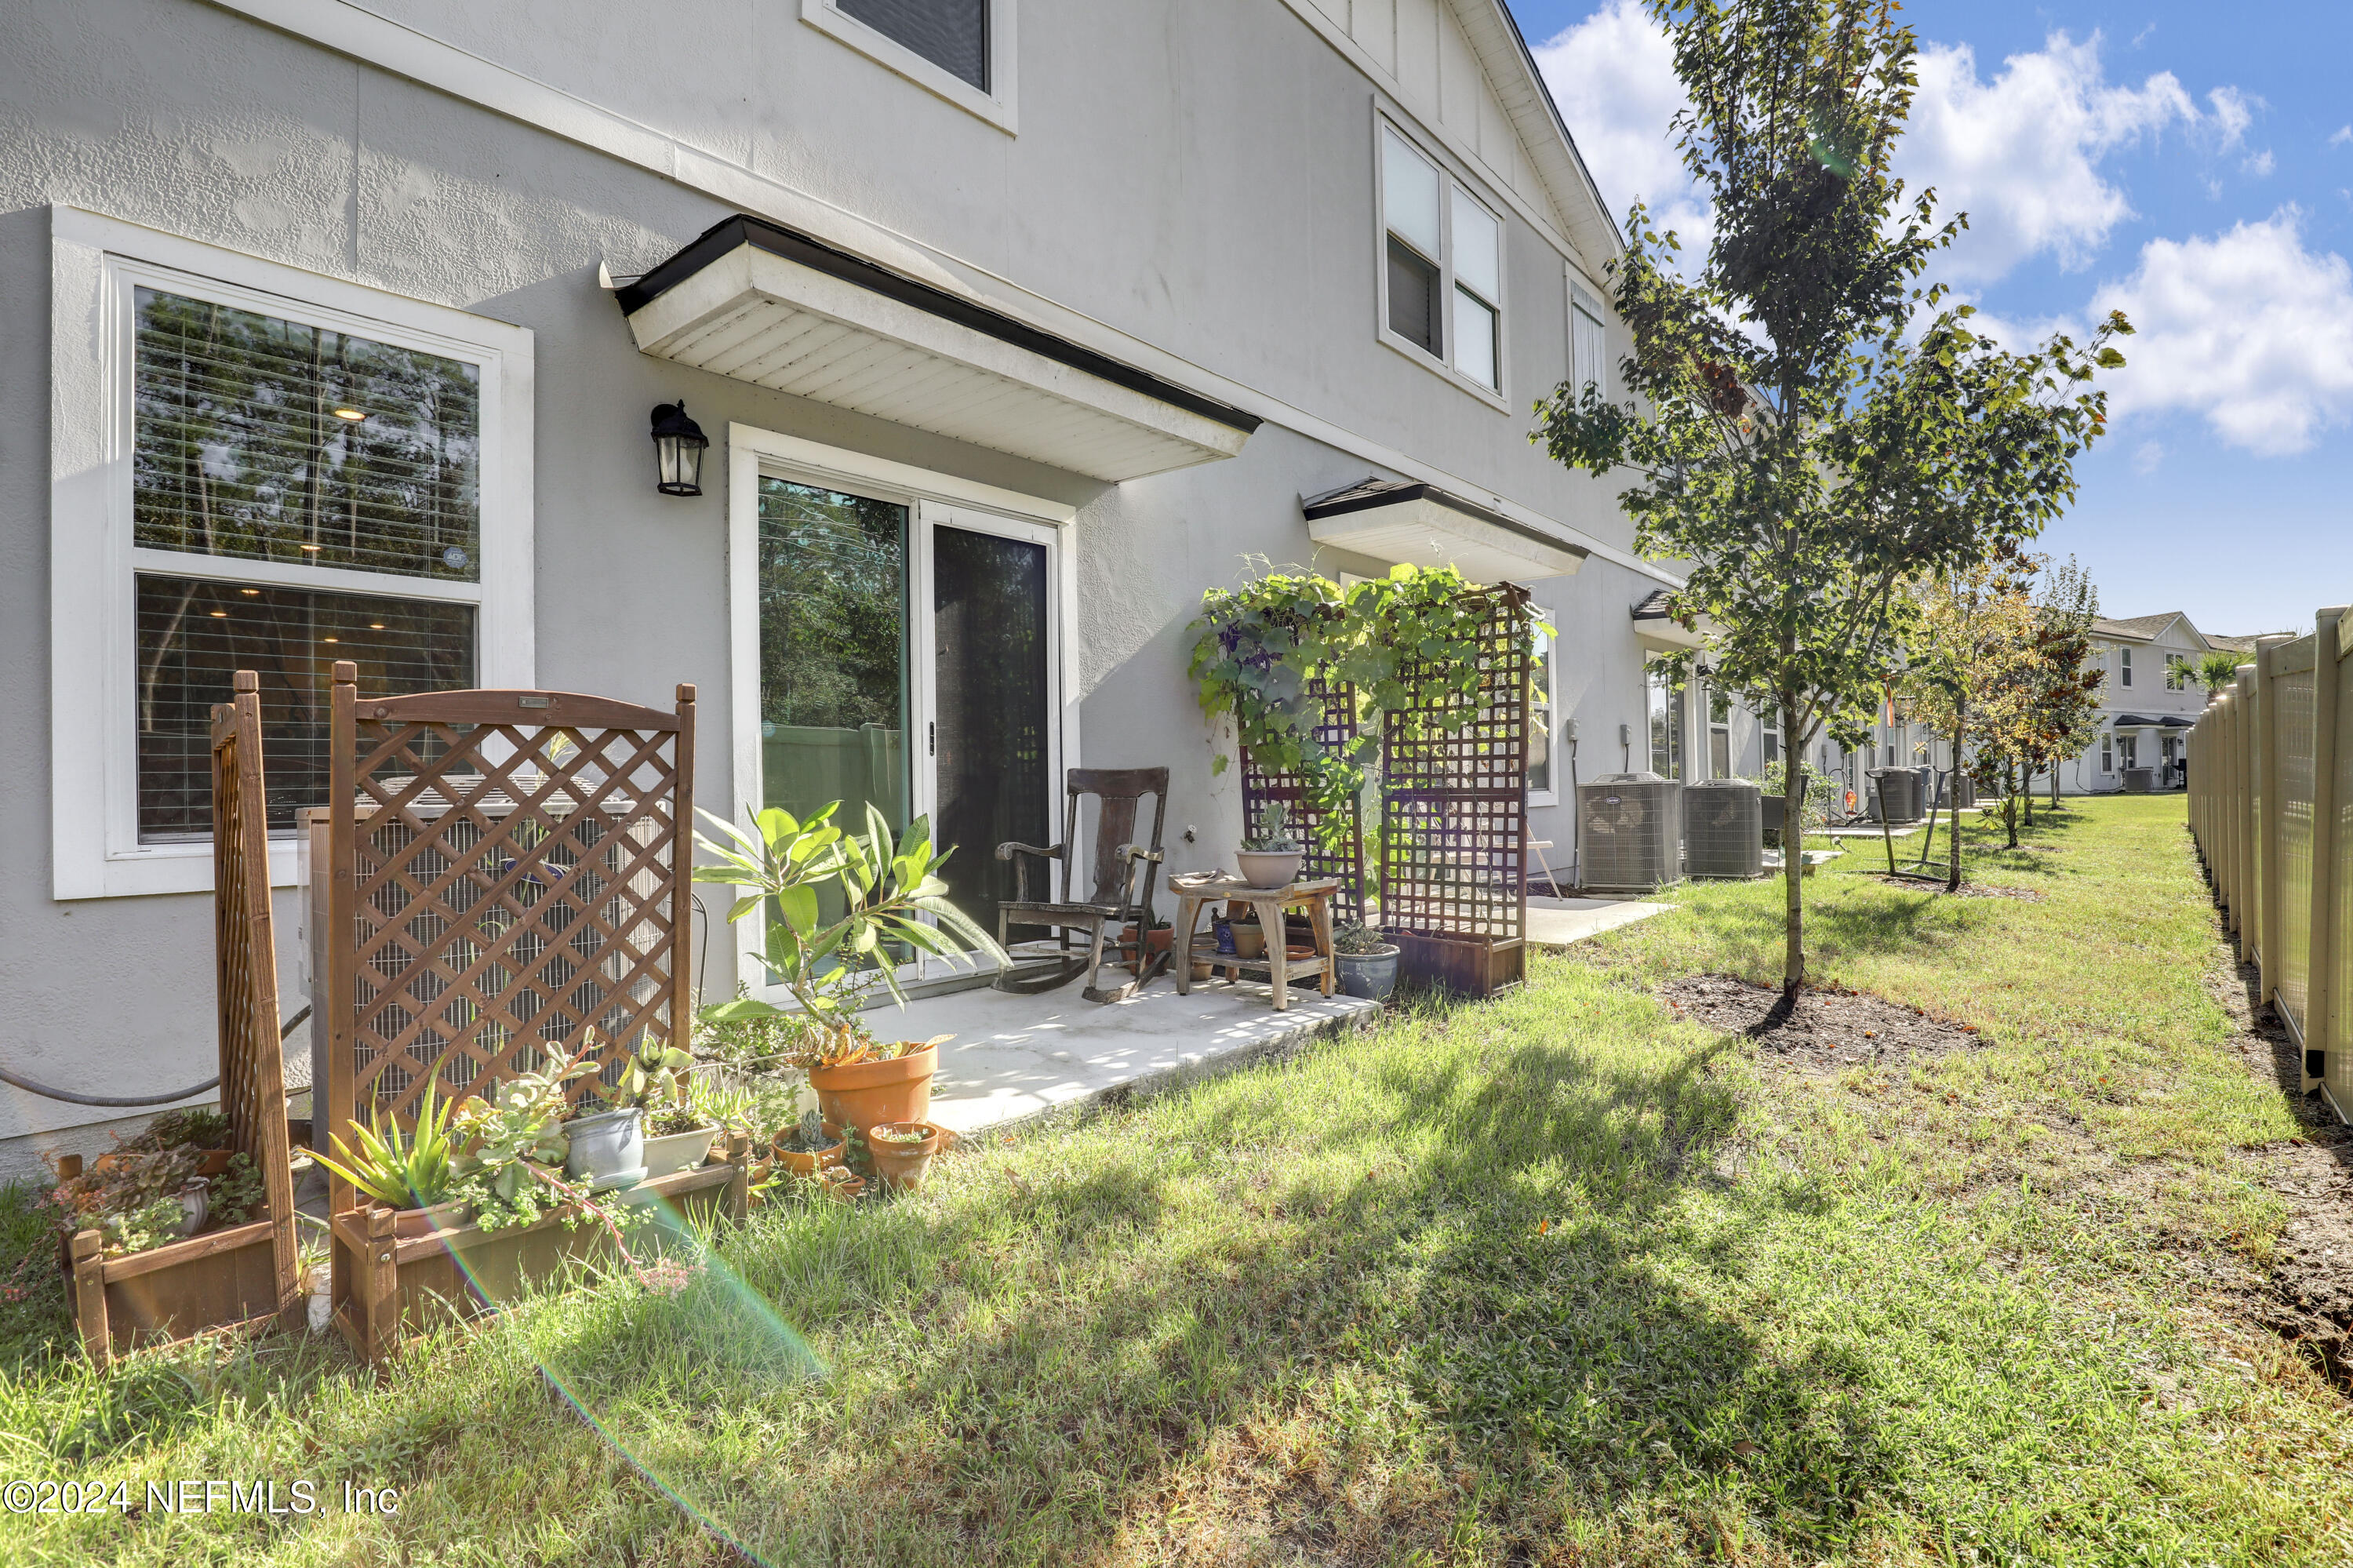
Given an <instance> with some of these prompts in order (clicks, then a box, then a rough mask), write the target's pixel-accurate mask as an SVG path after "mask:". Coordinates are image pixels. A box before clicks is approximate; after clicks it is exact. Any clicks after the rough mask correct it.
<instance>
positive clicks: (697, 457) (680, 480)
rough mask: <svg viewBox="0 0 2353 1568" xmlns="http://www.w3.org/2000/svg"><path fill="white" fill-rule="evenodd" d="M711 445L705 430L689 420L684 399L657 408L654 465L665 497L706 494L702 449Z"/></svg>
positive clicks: (655, 411)
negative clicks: (703, 484) (703, 492)
mask: <svg viewBox="0 0 2353 1568" xmlns="http://www.w3.org/2000/svg"><path fill="white" fill-rule="evenodd" d="M710 444H711V440H710V438H709V437H707V436H705V435H704V434H703V433H702V426H701V425H698V424H696V423H695V422H694V421H693V420H692V419H690V418H687V417H686V402H685V400H684V399H683V398H681V399H680V400H679V401H678V402H675V403H657V404H655V405H654V461H655V464H656V466H657V467H658V469H659V471H660V478H661V482H660V484H659V489H660V491H661V493H663V494H664V495H700V494H702V449H703V448H705V447H707V446H709V445H710Z"/></svg>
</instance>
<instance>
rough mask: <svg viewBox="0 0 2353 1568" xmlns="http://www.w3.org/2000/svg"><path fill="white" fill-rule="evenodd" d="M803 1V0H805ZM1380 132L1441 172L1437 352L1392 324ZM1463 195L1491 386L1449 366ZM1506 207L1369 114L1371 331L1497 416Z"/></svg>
mask: <svg viewBox="0 0 2353 1568" xmlns="http://www.w3.org/2000/svg"><path fill="white" fill-rule="evenodd" d="M805 3H807V0H805ZM1384 131H1387V132H1391V133H1393V134H1395V135H1396V137H1397V138H1398V141H1400V142H1402V143H1405V145H1406V146H1407V147H1408V148H1409V150H1411V151H1412V152H1414V153H1416V154H1419V155H1420V157H1421V158H1422V160H1423V161H1424V162H1426V163H1427V164H1430V167H1431V168H1432V169H1434V170H1436V171H1437V174H1438V230H1439V238H1438V249H1439V250H1440V252H1441V254H1440V255H1437V256H1433V257H1430V258H1427V260H1432V261H1435V262H1436V263H1437V264H1438V309H1439V329H1438V330H1439V333H1440V339H1439V346H1440V348H1441V349H1442V350H1444V352H1443V353H1442V354H1432V353H1430V350H1428V349H1426V348H1424V347H1422V346H1421V344H1418V343H1416V342H1414V341H1413V340H1412V339H1410V338H1409V337H1405V336H1403V335H1401V334H1398V333H1396V332H1393V331H1391V330H1390V328H1389V262H1388V244H1389V217H1388V182H1387V180H1386V178H1385V177H1384V173H1383V168H1382V164H1381V160H1382V158H1383V156H1384V155H1385V154H1384V151H1383V148H1384V143H1383V142H1382V140H1381V135H1382V132H1384ZM1456 191H1460V192H1461V194H1462V195H1463V196H1466V197H1468V198H1469V199H1470V200H1471V201H1472V202H1473V203H1475V204H1477V205H1478V206H1479V207H1481V208H1482V209H1483V210H1484V211H1485V212H1486V214H1487V216H1488V217H1492V218H1493V219H1494V220H1495V228H1496V237H1495V291H1496V293H1497V294H1499V295H1501V296H1503V297H1502V298H1500V299H1496V300H1493V301H1492V302H1490V303H1492V304H1493V306H1494V307H1495V385H1494V386H1493V387H1490V386H1488V385H1487V384H1486V383H1485V382H1483V381H1481V380H1479V379H1478V378H1477V377H1475V376H1466V375H1464V374H1463V373H1462V372H1461V371H1460V370H1457V369H1456V368H1455V367H1454V200H1453V197H1454V193H1455V192H1456ZM1510 210H1511V209H1510V208H1509V207H1507V206H1505V205H1504V203H1502V202H1499V201H1496V200H1494V199H1493V197H1491V196H1488V195H1487V194H1486V193H1485V192H1484V191H1483V190H1482V188H1481V187H1480V186H1479V185H1477V184H1476V183H1474V182H1473V181H1472V180H1471V179H1470V178H1469V177H1468V176H1466V175H1463V174H1462V173H1461V172H1460V171H1459V170H1458V169H1457V167H1456V166H1455V164H1453V163H1452V162H1451V160H1449V159H1447V158H1444V157H1441V156H1440V155H1439V154H1437V153H1436V152H1434V151H1433V150H1432V149H1431V147H1430V143H1429V142H1427V141H1425V140H1424V139H1423V138H1421V137H1419V136H1416V135H1415V134H1413V133H1412V132H1409V131H1408V130H1407V129H1406V127H1405V123H1404V122H1403V121H1401V120H1398V119H1397V118H1395V117H1393V116H1391V115H1388V114H1386V113H1383V112H1381V111H1379V110H1377V109H1376V110H1375V111H1374V113H1373V278H1374V285H1373V289H1374V293H1373V299H1374V307H1375V318H1374V331H1375V332H1376V334H1377V335H1378V337H1379V339H1380V341H1381V342H1382V343H1384V344H1388V346H1389V347H1390V348H1393V349H1395V350H1396V351H1397V352H1398V353H1399V354H1402V355H1405V356H1406V357H1407V358H1408V359H1409V360H1411V361H1413V363H1415V364H1416V365H1419V366H1421V367H1422V368H1423V369H1424V370H1427V371H1429V372H1430V373H1431V374H1432V375H1434V376H1440V377H1442V378H1443V379H1444V380H1445V381H1446V382H1447V384H1448V385H1449V386H1451V387H1459V388H1460V389H1461V390H1462V391H1465V392H1468V393H1470V394H1471V395H1472V397H1476V398H1478V399H1479V400H1480V401H1481V402H1482V403H1485V404H1487V405H1489V406H1490V407H1492V408H1495V409H1496V410H1497V411H1499V412H1501V413H1505V414H1508V413H1510V412H1511V411H1512V406H1511V403H1510V401H1509V399H1508V398H1507V397H1506V396H1505V391H1504V389H1505V388H1506V387H1510V386H1511V384H1512V365H1511V339H1512V334H1511V326H1510V323H1511V319H1512V302H1511V291H1512V288H1511V270H1512V265H1511V249H1512V244H1511V241H1512V225H1511V220H1510V218H1509V217H1507V216H1506V214H1508V213H1509V212H1510Z"/></svg>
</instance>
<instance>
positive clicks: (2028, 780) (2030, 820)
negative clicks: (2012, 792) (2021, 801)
mask: <svg viewBox="0 0 2353 1568" xmlns="http://www.w3.org/2000/svg"><path fill="white" fill-rule="evenodd" d="M2018 792H2019V793H2020V794H2021V795H2023V796H2025V797H2026V825H2027V826H2028V827H2030V828H2031V827H2032V826H2033V825H2034V765H2033V764H2032V763H2031V762H2021V763H2020V764H2019V765H2018Z"/></svg>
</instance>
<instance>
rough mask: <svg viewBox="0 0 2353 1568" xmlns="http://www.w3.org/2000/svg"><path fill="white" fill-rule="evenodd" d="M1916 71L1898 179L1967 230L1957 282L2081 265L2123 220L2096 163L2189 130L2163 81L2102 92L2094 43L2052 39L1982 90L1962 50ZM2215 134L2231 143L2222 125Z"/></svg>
mask: <svg viewBox="0 0 2353 1568" xmlns="http://www.w3.org/2000/svg"><path fill="white" fill-rule="evenodd" d="M1919 70H1920V90H1919V95H1918V97H1917V98H1916V99H1915V101H1914V103H1913V109H1912V124H1911V128H1910V130H1909V132H1907V133H1906V135H1905V138H1904V141H1903V143H1901V145H1900V147H1899V149H1898V152H1897V154H1896V156H1897V159H1898V166H1899V172H1901V173H1902V174H1903V175H1905V179H1906V180H1907V181H1909V182H1911V183H1913V184H1915V185H1934V186H1936V196H1937V204H1936V205H1937V210H1938V211H1939V212H1940V213H1954V212H1967V213H1968V215H1969V231H1968V234H1966V235H1965V236H1963V237H1962V238H1960V240H1958V241H1957V243H1956V244H1955V245H1954V247H1953V249H1952V250H1951V252H1950V253H1949V255H1948V258H1947V269H1946V270H1949V272H1950V273H1951V274H1952V275H1953V276H1954V277H1956V278H1959V279H1965V280H1974V281H1989V280H1992V279H1995V278H2000V277H2001V276H2003V275H2004V274H2006V273H2007V272H2009V271H2010V270H2011V269H2012V268H2014V267H2016V266H2017V265H2018V264H2019V263H2020V262H2021V261H2023V260H2026V259H2027V258H2028V257H2030V256H2033V255H2036V254H2038V253H2041V252H2043V251H2049V252H2051V253H2052V254H2054V255H2055V256H2057V257H2058V259H2059V261H2060V264H2061V265H2063V266H2065V267H2070V268H2076V267H2082V266H2084V265H2086V264H2087V263H2088V262H2089V261H2090V260H2091V259H2092V257H2093V256H2094V254H2096V253H2097V252H2098V250H2099V249H2100V248H2101V246H2102V245H2104V244H2105V243H2106V240H2107V237H2108V232H2109V230H2110V229H2112V228H2115V227H2116V225H2117V224H2118V223H2121V222H2123V221H2124V220H2125V219H2126V218H2128V217H2131V216H2132V204H2131V203H2130V202H2129V201H2127V200H2126V196H2125V193H2124V192H2123V191H2122V190H2120V189H2118V188H2117V187H2116V185H2112V184H2110V183H2109V182H2108V181H2107V180H2105V179H2104V178H2102V177H2101V175H2100V172H2099V168H2098V164H2099V162H2100V160H2101V159H2102V158H2103V157H2105V155H2106V154H2108V153H2110V152H2112V151H2114V150H2116V148H2119V147H2122V146H2125V145H2126V144H2128V143H2134V142H2137V141H2138V140H2140V139H2141V138H2143V137H2147V136H2153V135H2156V134H2158V133H2159V132H2163V131H2164V130H2166V129H2167V128H2168V127H2169V126H2172V125H2175V124H2182V125H2193V124H2196V123H2198V122H2199V121H2200V114H2199V112H2198V106H2197V104H2196V103H2195V102H2194V101H2191V99H2190V97H2189V92H2188V91H2187V90H2184V89H2183V87H2182V85H2181V83H2180V82H2179V81H2178V80H2176V79H2175V78H2174V76H2173V74H2172V73H2171V72H2170V71H2159V72H2158V73H2157V74H2156V75H2154V76H2151V77H2149V78H2148V79H2146V80H2145V81H2143V82H2142V83H2141V84H2140V85H2139V86H2137V87H2129V86H2120V85H2116V84H2112V83H2110V82H2109V81H2108V80H2107V79H2106V74H2105V71H2103V70H2102V69H2101V66H2100V39H2099V35H2097V34H2096V33H2095V34H2094V35H2093V36H2092V37H2090V38H2087V39H2086V40H2084V42H2083V43H2080V44H2078V43H2075V42H2073V41H2072V40H2070V39H2069V37H2067V35H2066V34H2064V33H2053V34H2052V35H2051V37H2049V38H2048V39H2047V40H2046V41H2045V42H2044V44H2043V47H2042V48H2041V49H2039V50H2037V51H2035V52H2033V53H2031V54H2017V55H2011V56H2010V58H2007V59H2005V60H2004V61H2003V62H2002V69H2001V71H2000V74H1999V75H1997V76H1995V77H1994V78H1993V79H1991V80H1980V79H1978V69H1977V55H1976V52H1975V51H1974V50H1972V49H1971V48H1969V47H1968V45H1966V44H1958V45H1936V44H1932V45H1929V46H1927V47H1926V48H1923V49H1922V50H1921V52H1920V63H1919ZM2224 91H2225V92H2228V90H2224ZM2212 101H2214V103H2215V105H2216V111H2217V113H2218V114H2220V113H2221V111H2222V108H2223V106H2224V105H2225V104H2228V105H2229V106H2230V109H2231V111H2232V113H2233V114H2235V115H2237V116H2239V117H2241V118H2240V120H2239V122H2238V123H2239V125H2240V129H2241V130H2243V128H2244V122H2245V117H2246V115H2247V111H2246V108H2245V105H2244V103H2243V102H2242V100H2241V99H2240V97H2239V95H2237V94H2236V93H2235V92H2231V93H2229V96H2227V97H2225V96H2223V94H2222V93H2217V94H2215V95H2213V100H2212ZM2224 132H2225V134H2226V136H2234V135H2235V134H2237V132H2232V131H2230V130H2229V129H2228V126H2227V124H2226V125H2225V127H2224Z"/></svg>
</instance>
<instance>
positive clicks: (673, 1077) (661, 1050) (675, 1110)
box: [614, 1040, 719, 1181]
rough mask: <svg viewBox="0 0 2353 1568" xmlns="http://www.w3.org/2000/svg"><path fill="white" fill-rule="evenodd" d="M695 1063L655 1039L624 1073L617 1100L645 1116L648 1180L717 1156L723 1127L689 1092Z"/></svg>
mask: <svg viewBox="0 0 2353 1568" xmlns="http://www.w3.org/2000/svg"><path fill="white" fill-rule="evenodd" d="M693 1065H694V1058H693V1057H691V1056H690V1055H688V1054H686V1053H685V1052H683V1051H681V1050H680V1049H679V1048H678V1047H677V1046H675V1045H670V1044H665V1043H664V1042H662V1041H659V1040H649V1041H647V1042H646V1043H645V1044H642V1045H640V1046H639V1047H638V1054H637V1055H636V1057H635V1058H634V1059H632V1060H631V1061H630V1063H629V1065H628V1066H627V1067H625V1068H623V1069H622V1072H621V1081H620V1083H619V1084H618V1085H617V1086H615V1101H614V1103H616V1104H617V1105H620V1106H629V1105H634V1106H636V1107H638V1110H639V1111H641V1112H643V1113H644V1117H645V1147H644V1151H643V1158H644V1164H645V1172H646V1173H645V1176H644V1177H643V1178H642V1179H643V1180H645V1181H652V1180H653V1179H654V1178H655V1177H657V1176H669V1175H673V1174H675V1173H676V1172H678V1171H691V1170H692V1169H694V1167H696V1166H698V1165H700V1164H702V1161H703V1160H704V1158H705V1157H706V1156H707V1155H709V1154H710V1152H711V1145H712V1140H713V1139H716V1138H717V1137H718V1136H719V1124H718V1123H717V1122H715V1121H712V1120H709V1119H706V1118H704V1117H703V1116H702V1113H701V1111H700V1110H699V1109H698V1107H696V1106H695V1104H694V1100H693V1097H692V1095H691V1093H690V1092H689V1090H688V1087H687V1072H688V1069H690V1068H691V1067H692V1066H693Z"/></svg>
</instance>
